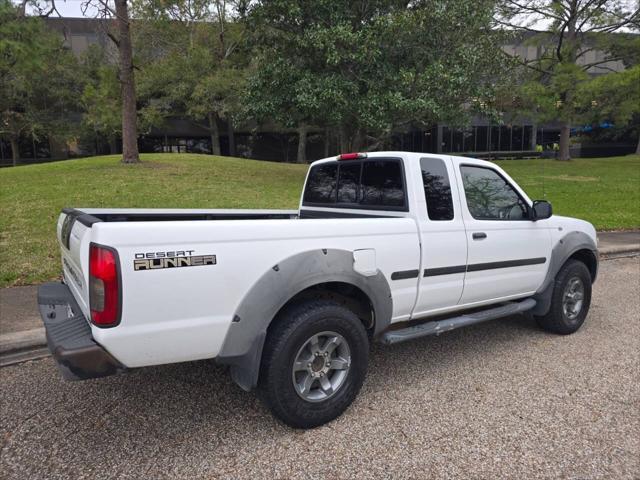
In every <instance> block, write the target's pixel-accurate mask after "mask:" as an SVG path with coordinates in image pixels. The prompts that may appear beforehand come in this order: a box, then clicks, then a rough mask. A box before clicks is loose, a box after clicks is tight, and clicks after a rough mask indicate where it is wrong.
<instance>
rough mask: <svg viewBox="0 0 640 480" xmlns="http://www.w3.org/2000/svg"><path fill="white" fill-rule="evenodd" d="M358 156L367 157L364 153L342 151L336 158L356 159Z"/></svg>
mask: <svg viewBox="0 0 640 480" xmlns="http://www.w3.org/2000/svg"><path fill="white" fill-rule="evenodd" d="M359 158H367V154H366V153H342V154H340V155H338V160H357V159H359Z"/></svg>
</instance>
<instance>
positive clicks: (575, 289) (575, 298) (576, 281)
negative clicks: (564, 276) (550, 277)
mask: <svg viewBox="0 0 640 480" xmlns="http://www.w3.org/2000/svg"><path fill="white" fill-rule="evenodd" d="M583 304H584V283H582V280H581V279H580V278H579V277H572V278H571V279H569V281H568V282H567V286H566V287H564V293H563V295H562V310H563V312H564V315H565V317H567V318H568V319H569V320H575V319H576V318H577V317H578V315H580V312H581V311H582V305H583Z"/></svg>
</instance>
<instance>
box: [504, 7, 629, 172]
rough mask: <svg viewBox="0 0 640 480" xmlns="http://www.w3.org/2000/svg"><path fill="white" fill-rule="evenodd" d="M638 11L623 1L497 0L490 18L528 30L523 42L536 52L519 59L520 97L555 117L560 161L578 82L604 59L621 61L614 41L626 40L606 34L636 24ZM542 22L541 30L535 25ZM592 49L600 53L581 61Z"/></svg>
mask: <svg viewBox="0 0 640 480" xmlns="http://www.w3.org/2000/svg"><path fill="white" fill-rule="evenodd" d="M639 12H640V9H638V8H637V6H630V2H628V1H626V0H500V3H499V8H498V9H497V14H496V16H495V18H494V20H495V22H496V23H497V24H498V25H500V26H503V27H505V28H506V29H507V30H509V31H511V32H516V33H518V34H521V35H525V34H526V35H531V39H530V40H529V42H530V43H531V44H535V45H537V46H538V48H539V49H540V50H541V52H542V54H541V55H539V56H538V57H537V58H535V59H532V60H527V59H519V60H520V63H521V64H522V66H524V67H526V68H527V69H528V70H529V75H528V77H529V79H528V80H529V81H527V82H525V83H524V85H523V86H522V89H521V90H520V96H521V97H522V102H523V103H524V104H526V105H529V106H530V107H531V111H533V112H535V114H536V115H537V116H538V118H540V119H543V120H550V119H553V120H559V121H560V124H561V127H560V152H559V157H558V158H559V159H560V160H570V158H571V157H570V153H569V137H570V131H571V125H572V123H573V122H575V121H576V120H577V119H578V118H579V106H578V104H579V101H577V99H576V92H577V90H578V88H579V86H580V85H581V84H582V83H584V82H588V81H589V78H590V73H591V72H593V71H594V70H595V69H598V68H601V71H603V70H606V69H608V68H609V67H608V66H607V65H606V63H607V62H612V61H620V60H624V58H625V54H624V53H623V50H622V49H620V48H619V47H617V46H616V43H617V42H625V41H627V40H628V39H626V37H625V36H624V35H612V34H613V33H614V32H618V31H620V29H623V28H632V29H637V28H638V26H639V22H640V16H639V15H640V13H639ZM548 22H550V25H549V27H548V29H547V31H545V32H540V31H539V30H536V28H537V27H539V26H540V25H545V24H546V23H548ZM594 51H603V52H605V55H604V56H603V57H602V58H599V59H593V60H588V61H587V60H586V58H587V56H588V55H589V54H590V53H591V52H594ZM627 53H628V52H627Z"/></svg>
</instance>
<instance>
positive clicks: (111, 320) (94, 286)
mask: <svg viewBox="0 0 640 480" xmlns="http://www.w3.org/2000/svg"><path fill="white" fill-rule="evenodd" d="M89 305H90V308H91V321H92V322H93V323H94V324H95V325H97V326H99V327H113V326H114V325H117V324H118V322H119V321H120V275H119V274H118V255H117V253H116V252H115V250H113V249H111V248H107V247H102V246H100V245H95V244H93V243H92V244H91V247H90V249H89Z"/></svg>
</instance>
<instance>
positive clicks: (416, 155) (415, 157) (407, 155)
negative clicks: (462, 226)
mask: <svg viewBox="0 0 640 480" xmlns="http://www.w3.org/2000/svg"><path fill="white" fill-rule="evenodd" d="M362 155H366V158H389V157H400V158H404V159H406V160H408V161H419V160H420V159H421V158H425V157H438V158H442V157H448V158H450V159H451V160H453V161H454V162H456V163H472V164H475V165H483V166H495V164H494V163H492V162H488V161H486V160H480V159H478V158H471V157H461V156H457V155H448V154H443V153H422V152H401V151H383V152H362ZM339 156H340V155H335V156H333V157H327V158H323V159H321V160H316V161H315V162H312V163H311V165H317V164H319V163H327V162H335V161H336V160H339Z"/></svg>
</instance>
